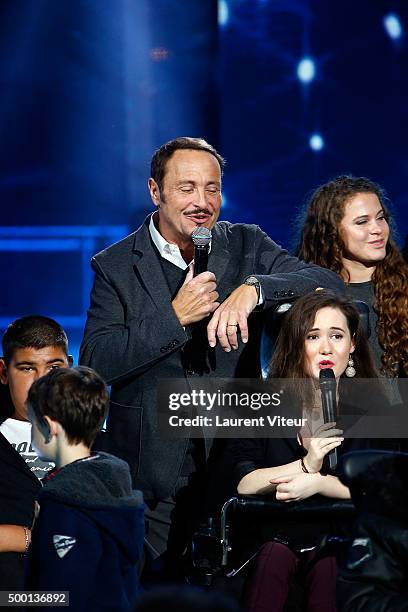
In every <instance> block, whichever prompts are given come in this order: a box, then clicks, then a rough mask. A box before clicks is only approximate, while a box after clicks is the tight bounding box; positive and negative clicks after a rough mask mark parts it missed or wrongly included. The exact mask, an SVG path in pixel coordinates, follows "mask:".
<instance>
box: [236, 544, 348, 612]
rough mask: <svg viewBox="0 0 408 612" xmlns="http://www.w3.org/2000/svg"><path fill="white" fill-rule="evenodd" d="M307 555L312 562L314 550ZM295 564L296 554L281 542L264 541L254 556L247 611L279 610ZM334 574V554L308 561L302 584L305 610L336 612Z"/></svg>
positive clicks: (296, 567)
mask: <svg viewBox="0 0 408 612" xmlns="http://www.w3.org/2000/svg"><path fill="white" fill-rule="evenodd" d="M306 555H308V557H307V560H308V561H312V560H313V557H314V551H311V552H310V553H306ZM298 565H299V558H298V556H297V555H296V554H295V553H294V552H293V551H292V550H290V548H288V547H287V546H285V545H284V544H280V543H278V542H267V543H266V544H264V545H263V546H262V547H261V549H260V550H259V552H258V555H257V557H256V559H255V571H254V574H253V576H252V580H251V582H250V584H249V588H248V596H247V608H248V611H249V612H281V611H282V610H283V609H284V606H285V602H286V599H287V597H288V591H289V583H290V581H291V578H292V577H293V576H294V575H295V574H296V572H297V569H298ZM336 574H337V566H336V560H335V558H334V557H324V558H323V559H318V560H317V561H316V562H314V563H311V564H310V570H309V571H308V572H307V574H306V576H305V585H304V586H305V588H306V593H307V607H306V610H307V612H323V611H324V612H336Z"/></svg>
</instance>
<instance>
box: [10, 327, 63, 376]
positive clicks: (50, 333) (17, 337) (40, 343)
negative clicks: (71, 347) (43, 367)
mask: <svg viewBox="0 0 408 612" xmlns="http://www.w3.org/2000/svg"><path fill="white" fill-rule="evenodd" d="M47 346H58V347H59V348H61V349H62V351H63V352H64V353H65V355H66V356H68V338H67V335H66V333H65V332H64V330H63V329H62V327H61V325H60V324H59V323H57V322H56V321H54V319H50V318H49V317H43V316H41V315H30V316H28V317H21V319H16V320H15V321H13V323H10V325H9V326H8V328H7V329H6V331H5V333H4V336H3V358H4V361H5V363H6V365H9V363H10V361H11V360H12V359H13V356H14V352H15V351H16V350H18V349H22V348H33V349H43V348H45V347H47Z"/></svg>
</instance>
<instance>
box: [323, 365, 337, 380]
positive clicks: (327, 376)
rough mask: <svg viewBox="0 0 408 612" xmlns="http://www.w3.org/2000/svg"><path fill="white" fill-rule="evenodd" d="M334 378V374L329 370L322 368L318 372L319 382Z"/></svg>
mask: <svg viewBox="0 0 408 612" xmlns="http://www.w3.org/2000/svg"><path fill="white" fill-rule="evenodd" d="M334 378H335V376H334V372H333V370H332V369H331V368H324V369H323V370H320V374H319V379H320V380H324V379H326V380H333V379H334Z"/></svg>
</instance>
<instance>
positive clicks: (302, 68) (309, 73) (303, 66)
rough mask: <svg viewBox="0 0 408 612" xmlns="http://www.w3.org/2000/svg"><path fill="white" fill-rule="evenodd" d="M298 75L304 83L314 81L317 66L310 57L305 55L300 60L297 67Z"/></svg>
mask: <svg viewBox="0 0 408 612" xmlns="http://www.w3.org/2000/svg"><path fill="white" fill-rule="evenodd" d="M297 75H298V79H299V81H302V83H310V81H313V79H314V78H315V75H316V68H315V63H314V61H313V60H312V59H310V57H304V58H303V59H302V60H300V62H299V63H298V67H297Z"/></svg>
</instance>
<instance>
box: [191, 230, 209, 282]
mask: <svg viewBox="0 0 408 612" xmlns="http://www.w3.org/2000/svg"><path fill="white" fill-rule="evenodd" d="M191 239H192V241H193V242H194V276H197V275H198V274H201V272H206V271H207V265H208V252H209V250H210V243H211V232H210V230H209V229H208V228H207V227H202V226H200V227H196V228H195V229H194V230H193V232H192V234H191Z"/></svg>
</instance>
